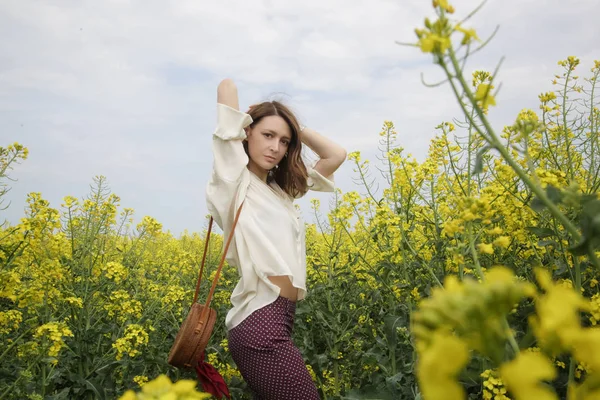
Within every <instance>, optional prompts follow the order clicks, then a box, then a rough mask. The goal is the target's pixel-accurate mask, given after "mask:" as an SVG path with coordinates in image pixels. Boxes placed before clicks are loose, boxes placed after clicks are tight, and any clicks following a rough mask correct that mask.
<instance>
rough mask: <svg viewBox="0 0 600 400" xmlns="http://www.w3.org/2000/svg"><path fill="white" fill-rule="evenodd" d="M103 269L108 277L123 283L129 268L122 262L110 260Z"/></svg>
mask: <svg viewBox="0 0 600 400" xmlns="http://www.w3.org/2000/svg"><path fill="white" fill-rule="evenodd" d="M101 269H102V272H104V275H105V276H106V277H107V278H108V279H111V280H113V281H115V283H121V282H123V281H124V280H125V278H127V268H125V267H124V266H123V265H122V264H121V263H118V262H115V261H110V262H107V263H106V264H104V265H103V266H102V267H101Z"/></svg>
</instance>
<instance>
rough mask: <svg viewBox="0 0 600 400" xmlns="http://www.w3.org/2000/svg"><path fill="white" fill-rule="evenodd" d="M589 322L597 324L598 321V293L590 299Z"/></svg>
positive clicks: (599, 308) (599, 301) (599, 318)
mask: <svg viewBox="0 0 600 400" xmlns="http://www.w3.org/2000/svg"><path fill="white" fill-rule="evenodd" d="M590 314H592V315H591V316H590V322H591V323H592V325H597V324H598V321H600V294H598V293H596V294H595V295H593V296H592V298H591V300H590Z"/></svg>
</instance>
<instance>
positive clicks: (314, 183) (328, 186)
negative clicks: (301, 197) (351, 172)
mask: <svg viewBox="0 0 600 400" xmlns="http://www.w3.org/2000/svg"><path fill="white" fill-rule="evenodd" d="M317 162H318V161H315V162H314V163H313V165H311V166H310V167H308V168H307V172H308V178H307V180H306V183H307V185H308V189H310V190H315V191H317V192H334V191H335V180H334V177H333V174H331V175H330V176H328V177H324V176H323V175H321V174H320V173H319V171H317V170H316V169H314V166H315V165H316V164H317Z"/></svg>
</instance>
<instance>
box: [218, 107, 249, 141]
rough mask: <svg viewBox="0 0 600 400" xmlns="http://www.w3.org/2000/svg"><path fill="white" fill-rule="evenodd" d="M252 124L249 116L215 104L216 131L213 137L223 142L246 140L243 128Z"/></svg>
mask: <svg viewBox="0 0 600 400" xmlns="http://www.w3.org/2000/svg"><path fill="white" fill-rule="evenodd" d="M252 122H253V121H252V117H251V116H250V115H249V114H246V113H244V112H241V111H238V110H236V109H235V108H231V107H229V106H227V105H225V104H221V103H217V129H216V130H215V133H214V135H215V136H217V137H218V138H220V139H223V140H233V139H240V140H242V139H246V131H244V128H246V127H247V126H249V125H250V124H251V123H252Z"/></svg>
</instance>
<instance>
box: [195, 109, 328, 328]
mask: <svg viewBox="0 0 600 400" xmlns="http://www.w3.org/2000/svg"><path fill="white" fill-rule="evenodd" d="M251 123H252V117H251V116H250V115H248V114H246V113H244V112H241V111H238V110H235V109H234V108H231V107H229V106H226V105H224V104H220V103H217V128H216V130H215V132H214V134H213V141H212V150H213V156H214V162H213V171H212V175H211V178H210V180H209V182H208V185H207V187H206V200H207V207H208V211H209V212H210V214H211V215H212V217H213V219H214V220H215V222H216V223H217V225H219V227H220V228H221V229H222V230H223V235H224V241H223V242H224V244H223V248H224V247H225V242H226V239H227V237H228V236H229V233H230V232H231V227H232V225H233V220H234V218H235V214H236V212H237V209H238V207H239V206H240V204H241V203H242V201H244V205H243V206H242V211H241V213H240V217H239V220H238V224H237V226H236V228H235V232H234V234H233V238H232V240H231V244H230V245H229V250H228V252H227V256H226V260H227V262H228V263H229V265H235V266H236V267H237V270H238V273H239V276H240V280H239V282H238V284H237V285H236V287H235V289H234V290H233V293H232V295H231V303H232V305H233V307H232V308H231V309H230V310H229V312H228V313H227V316H226V318H225V325H226V327H227V330H230V329H232V328H234V327H235V326H237V325H238V324H239V323H240V322H242V321H243V320H244V319H245V318H246V317H248V316H249V315H250V314H251V313H252V312H254V311H256V310H258V309H260V308H262V307H264V306H266V305H268V304H270V303H272V302H273V301H275V300H276V299H277V297H278V296H279V293H280V288H279V287H278V286H277V285H275V284H273V283H272V282H271V281H270V280H269V279H268V278H267V277H268V276H280V275H288V276H289V277H290V280H291V282H292V285H293V286H294V287H296V288H298V289H299V290H298V300H302V299H304V298H305V297H306V242H305V232H304V221H303V220H302V217H301V214H300V212H299V211H298V210H297V209H296V207H295V206H294V203H293V201H294V199H292V197H291V196H289V195H288V194H287V193H285V192H284V191H283V190H282V189H281V188H280V187H279V185H278V184H277V183H276V182H271V183H270V184H269V185H267V184H266V183H265V182H264V181H263V180H262V179H260V178H259V177H258V176H256V175H255V174H254V173H253V172H251V171H250V170H249V169H248V168H247V165H248V161H249V159H248V155H247V154H246V152H245V151H244V147H243V144H242V140H243V139H246V132H245V130H244V128H245V127H247V126H249V125H250V124H251ZM315 164H316V162H315V163H313V164H312V165H311V166H307V171H308V179H307V181H308V182H307V183H308V186H309V189H310V190H315V191H321V192H333V191H334V189H335V187H334V179H333V175H331V176H329V177H327V178H325V177H324V176H322V175H321V174H320V173H319V172H318V171H316V170H315V169H314V165H315ZM299 197H301V196H298V198H299Z"/></svg>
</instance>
